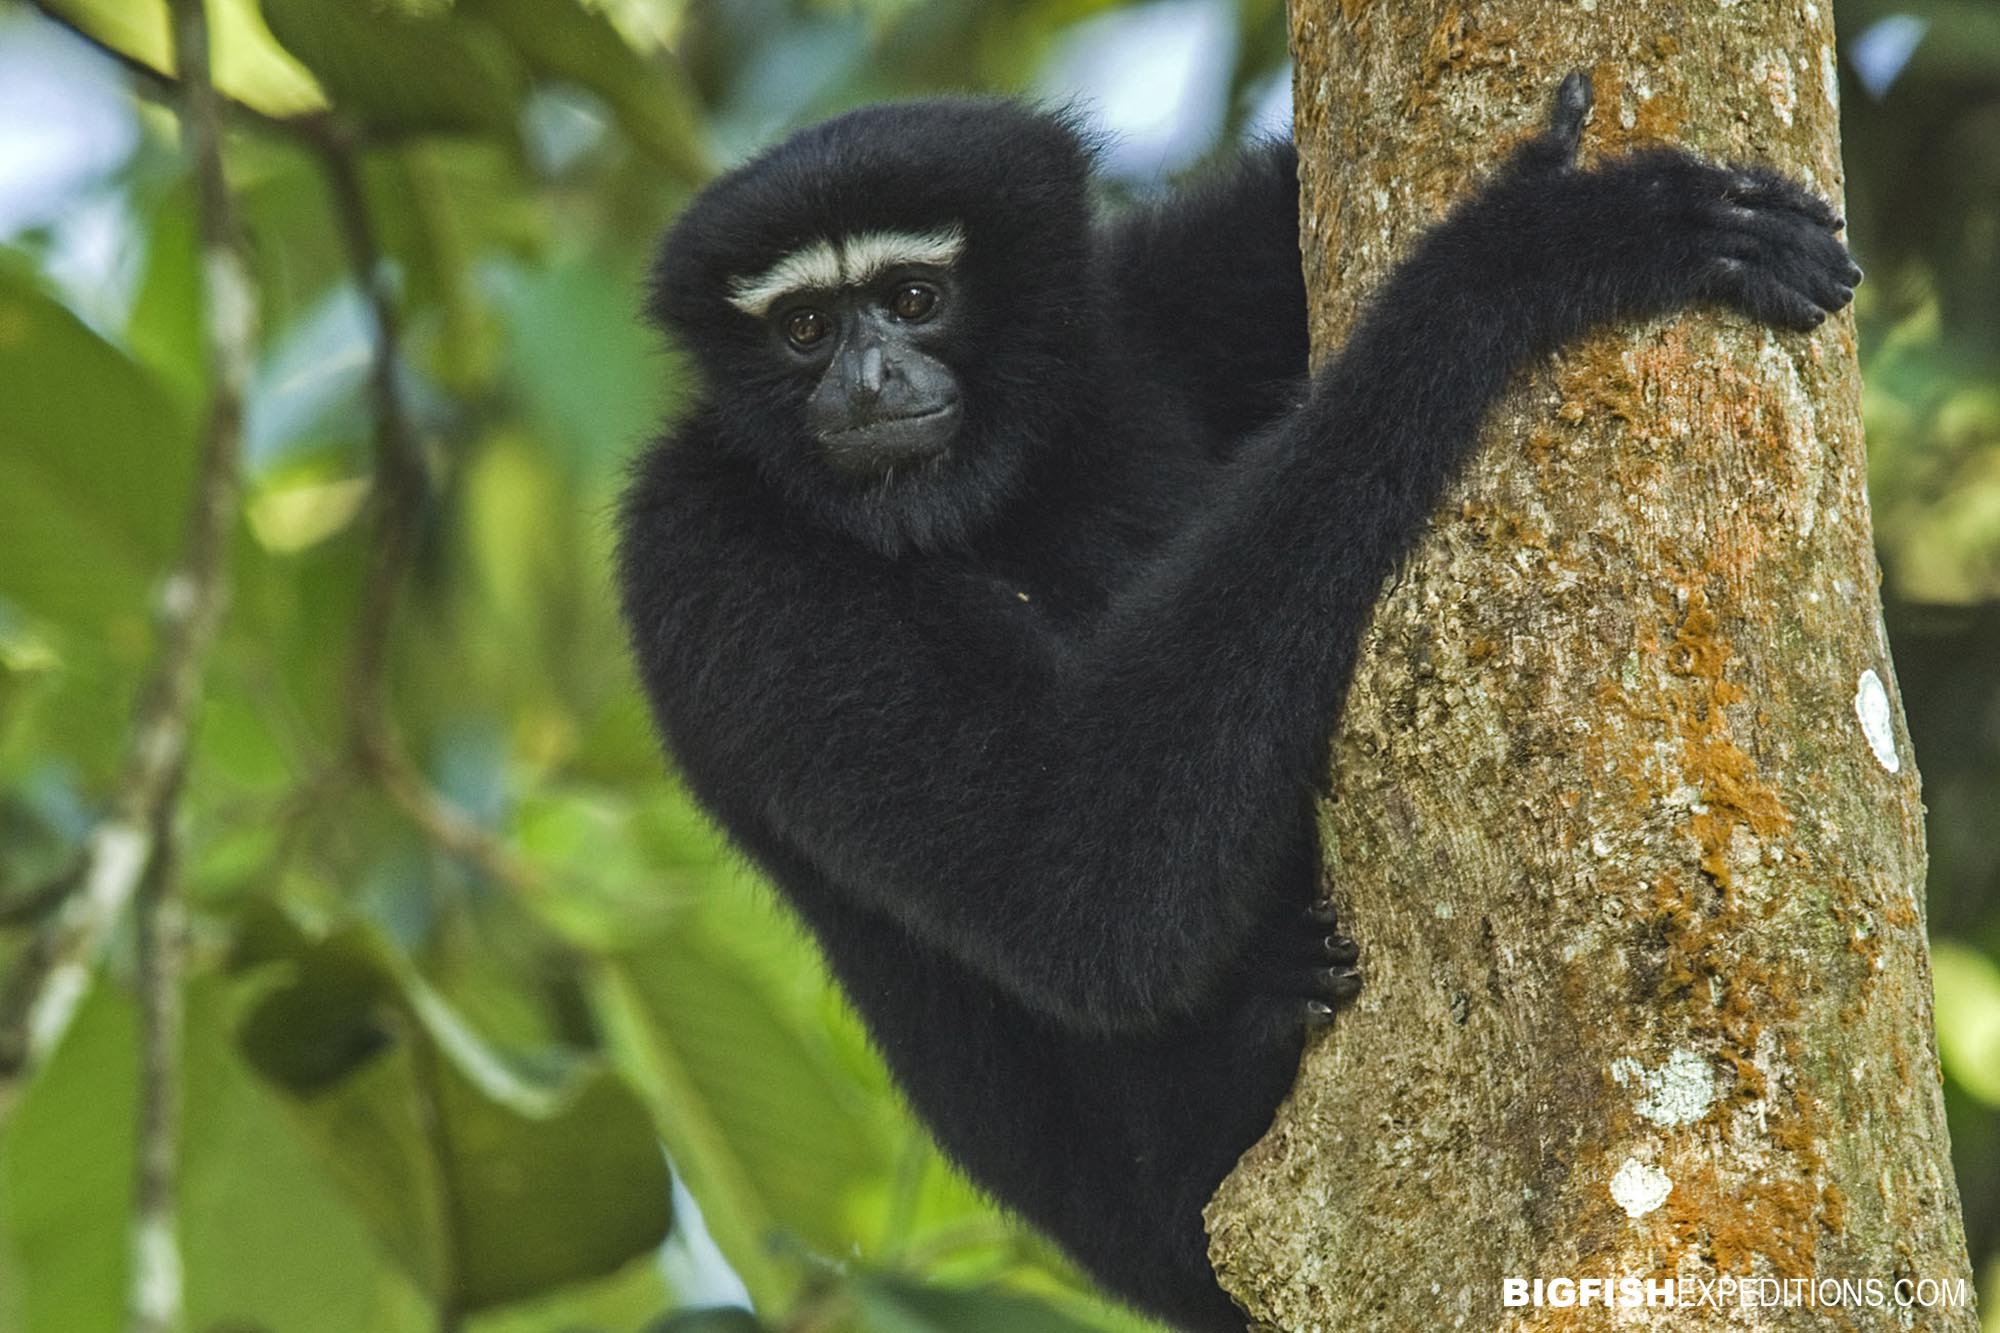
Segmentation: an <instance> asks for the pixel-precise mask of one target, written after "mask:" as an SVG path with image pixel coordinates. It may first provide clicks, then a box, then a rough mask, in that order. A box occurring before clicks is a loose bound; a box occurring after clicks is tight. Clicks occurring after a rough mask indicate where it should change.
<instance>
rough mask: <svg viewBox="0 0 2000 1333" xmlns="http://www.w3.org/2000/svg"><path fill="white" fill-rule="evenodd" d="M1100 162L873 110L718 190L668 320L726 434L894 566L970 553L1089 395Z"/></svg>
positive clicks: (970, 107)
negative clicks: (923, 555)
mask: <svg viewBox="0 0 2000 1333" xmlns="http://www.w3.org/2000/svg"><path fill="white" fill-rule="evenodd" d="M1090 167H1091V157H1090V150H1089V148H1088V146H1087V144H1086V143H1085V141H1084V139H1083V137H1082V136H1081V135H1080V134H1079V132H1078V131H1077V129H1076V128H1075V126H1074V124H1073V123H1072V122H1071V121H1070V120H1069V119H1068V118H1067V117H1065V116H1063V115H1060V114H1048V113H1044V112H1040V111H1036V110H1034V109H1031V108H1029V107H1026V106H1023V105H1021V104H1019V103H1014V102H1006V101H993V100H951V101H932V102H910V103H899V104H891V105H887V106H877V107H869V108H866V109H864V110H860V111H855V112H851V113H849V114H847V115H844V116H841V117H839V118H837V119H835V120H831V121H827V122H826V123H824V124H822V125H818V126H815V127H813V128H811V129H808V130H805V131H803V132H801V133H800V134H798V135H796V136H794V137H793V138H791V139H788V140H786V141H785V142H784V143H781V144H779V145H778V146H777V147H775V148H773V149H771V150H769V151H768V152H766V153H764V154H763V155H762V156H760V157H758V158H756V159H754V160H752V161H751V162H749V163H747V164H746V165H744V166H742V167H739V168H737V169H736V170H735V171H732V172H730V173H729V174H727V175H725V176H723V177H721V178H720V179H719V180H717V181H716V182H715V183H714V184H712V185H710V186H709V187H708V188H707V189H706V190H704V191H703V192H702V193H701V194H700V195H699V196H698V197H697V198H696V199H695V200H694V202H693V203H692V204H690V205H689V207H688V209H687V211H686V212H685V213H684V214H683V215H682V217H681V219H680V221H679V222H678V224H676V226H675V227H674V229H673V230H672V232H671V233H669V235H668V237H667V240H666V243H665V245H664V246H663V247H662V250H661V253H660V257H659V260H658V263H657V264H656V266H655V268H654V272H653V287H652V300H651V305H650V313H651V315H652V316H653V318H654V320H655V321H656V322H657V323H659V324H660V325H661V326H662V327H663V328H665V329H667V330H668V331H669V332H671V333H672V334H674V335H675V336H676V337H678V338H679V339H680V340H681V342H682V343H683V344H684V345H685V346H686V347H687V348H688V349H689V350H690V351H691V352H692V354H693V355H694V357H695V360H696V362H697V364H698V365H699V367H700V369H701V372H702V376H703V379H704V380H705V382H706V388H707V410H706V412H705V417H706V419H707V420H708V421H710V422H711V423H713V424H714V425H715V426H716V427H717V433H718V436H719V438H720V439H721V440H722V442H723V444H724V446H725V447H729V448H733V449H737V450H741V451H744V452H746V453H748V454H749V455H750V456H751V457H752V458H753V459H754V461H755V462H756V463H757V465H758V466H759V467H760V468H761V469H762V470H763V471H764V472H765V474H766V475H767V476H768V477H770V478H771V479H772V480H773V481H774V482H776V483H777V484H778V485H779V486H780V487H781V489H783V490H784V492H785V493H786V494H787V495H788V496H790V497H792V498H793V499H795V500H797V501H799V502H801V503H804V504H806V505H808V506H810V507H812V508H814V509H815V510H817V511H819V512H821V513H824V514H827V515H828V516H830V517H832V518H834V519H835V520H837V521H840V522H843V523H845V524H847V525H848V526H850V527H854V528H856V529H857V530H858V531H859V532H860V533H861V535H863V536H864V537H866V538H867V539H869V540H871V541H872V542H874V543H875V544H876V545H878V546H881V547H883V548H884V549H885V550H890V551H894V550H897V549H901V548H903V547H906V546H912V545H914V546H917V547H933V546H937V545H942V544H948V543H950V542H952V541H955V540H959V539H962V538H963V537H964V536H966V535H967V534H969V533H970V532H971V531H972V530H973V529H975V528H976V527H977V526H978V525H979V522H980V520H981V519H983V518H985V517H989V516H990V515H991V514H992V513H993V512H995V511H996V510H997V509H998V507H999V506H1000V505H1001V504H1003V503H1004V502H1005V500H1006V499H1008V498H1009V497H1011V496H1012V495H1013V494H1014V493H1015V492H1016V491H1017V490H1018V489H1019V487H1020V484H1021V481H1022V479H1023V476H1024V473H1025V470H1026V466H1027V464H1028V462H1029V461H1030V460H1031V459H1032V457H1033V456H1034V455H1035V454H1036V452H1037V451H1038V449H1039V448H1040V447H1041V446H1042V445H1043V443H1044V442H1045V441H1046V440H1047V439H1048V438H1049V437H1050V435H1051V434H1052V433H1053V432H1054V431H1055V430H1057V429H1059V425H1058V423H1059V422H1060V421H1061V420H1062V419H1063V418H1064V417H1065V416H1067V415H1068V414H1070V413H1072V412H1073V411H1074V410H1075V408H1076V406H1077V400H1078V397H1079V393H1080V391H1081V389H1082V388H1083V387H1085V380H1084V378H1083V377H1084V375H1085V374H1086V371H1087V365H1088V355H1089V333H1090V329H1091V328H1092V326H1093V324H1094V319H1095V314H1096V310H1097V301H1096V298H1095V295H1094V289H1093V287H1092V284H1093V282H1094V278H1093V276H1092V273H1091V265H1090V257H1089V245H1090V240H1089V237H1090V203H1089V186H1090Z"/></svg>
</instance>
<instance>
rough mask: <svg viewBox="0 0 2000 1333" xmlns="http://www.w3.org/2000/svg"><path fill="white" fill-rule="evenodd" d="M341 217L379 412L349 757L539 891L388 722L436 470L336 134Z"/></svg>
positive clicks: (472, 853) (325, 155)
mask: <svg viewBox="0 0 2000 1333" xmlns="http://www.w3.org/2000/svg"><path fill="white" fill-rule="evenodd" d="M316 145H317V147H318V148H319V150H320V159H321V162H322V163H323V164H324V166H325V170H326V178H327V184H328V187H329V189H330V190H331V191H332V193H333V201H334V209H335V213H336V216H337V217H338V218H339V221H340V230H341V236H342V239H343V241H344V243H345V245H346V248H347V255H348V263H349V265H350V266H351V267H352V268H353V270H354V277H355V281H356V282H357V283H358V284H359V285H360V287H361V290H362V293H363V295H364V296H365V297H366V299H367V302H368V309H369V313H370V316H371V318H372V319H373V321H374V325H375V338H374V348H373V366H372V371H371V374H370V376H369V391H370V394H371V396H372V398H373V400H374V412H375V496H374V502H375V541H374V545H373V559H372V562H371V564H370V567H369V570H368V578H367V583H366V585H365V586H364V588H363V591H362V598H361V610H360V614H359V616H358V617H357V621H356V625H355V642H354V656H353V660H352V662H351V664H350V666H349V669H348V685H347V688H348V720H349V726H350V742H349V744H350V754H351V756H352V758H353V760H354V761H355V762H356V764H357V765H358V766H359V767H360V769H361V770H362V772H363V773H365V774H366V775H368V776H369V777H370V778H372V779H373V780H374V781H375V782H376V784H377V785H378V786H380V787H381V789H382V791H383V792H384V794H386V795H387V796H388V797H389V799H390V800H391V801H393V802H394V803H395V804H396V806H397V807H398V808H399V809H401V810H402V811H403V813H404V815H405V816H407V817H408V818H409V820H410V822H411V823H413V824H415V825H416V826H417V828H418V830H419V831H421V832H422V833H423V834H424V836H425V837H427V838H428V839H430V841H431V842H432V843H433V844H434V845H435V846H436V847H437V848H438V849H439V850H441V851H443V852H444V853H446V854H447V855H449V856H454V857H457V858H459V859H460V860H463V861H466V862H469V863H470V864H472V865H473V866H475V867H476V868H478V869H479V870H480V871H481V872H482V873H483V874H485V875H487V876H488V877H489V878H491V879H493V880H495V881H496V882H498V883H499V884H501V885H503V886H505V887H506V888H508V889H510V890H513V891H514V892H516V893H523V894H525V893H532V892H534V891H535V890H536V889H537V888H538V887H539V885H538V881H537V877H536V874H535V872H534V869H533V868H532V867H531V866H529V865H528V863H527V862H525V861H523V860H522V859H521V858H520V857H519V856H517V855H516V854H515V853H514V852H513V851H512V850H511V849H509V848H508V846H507V844H506V842H505V840H504V839H502V838H500V837H498V836H496V835H495V834H493V833H492V832H491V831H490V830H488V829H487V828H486V827H484V826H483V825H481V824H480V823H479V822H478V821H477V820H475V819H473V818H472V816H470V815H468V814H467V813H466V812H465V811H464V810H463V809H461V808H460V807H459V806H458V805H457V804H456V803H454V802H453V801H451V800H450V799H449V798H447V797H445V796H444V795H443V794H442V793H440V792H439V791H438V790H437V789H436V788H435V787H433V786H432V785H431V784H430V782H429V781H427V780H426V779H425V777H424V775H423V773H422V771H421V770H420V769H419V768H418V767H417V765H416V764H415V762H413V761H412V760H411V759H410V757H409V756H408V754H407V753H406V752H405V751H404V749H403V746H402V742H401V740H400V738H399V737H398V736H397V735H396V730H395V726H394V724H393V721H392V720H391V715H390V711H389V700H388V657H389V645H390V642H391V640H392V638H393V635H394V631H395V625H396V617H397V610H398V607H399V604H400V602H401V599H402V590H403V585H404V583H405V582H406V581H407V579H408V575H409V569H410V564H411V561H412V559H413V557H414V555H415V552H416V544H417V533H418V529H419V526H420V524H421V522H422V520H423V510H424V501H425V498H426V496H427V495H428V494H429V490H430V477H429V469H428V467H427V465H426V462H425V458H424V451H423V446H422V443H421V441H420V440H419V439H418V437H417V432H416V428H415V427H414V426H413V425H412V423H411V421H410V417H409V413H408V411H407V410H406V409H405V407H404V403H403V394H402V389H401V387H400V385H399V383H398V371H397V365H398V362H399V360H400V355H401V352H400V348H401V330H400V324H399V320H398V318H397V311H396V300H395V294H394V293H393V292H392V291H391V290H390V288H389V281H388V273H387V271H386V270H385V268H384V265H383V263H382V253H381V247H380V245H379V244H378V243H377V241H376V237H375V227H374V221H373V219H372V218H371V216H370V215H369V211H368V199H367V195H366V193H365V191H364V190H363V187H362V181H361V171H360V163H359V160H358V154H357V152H356V146H355V145H354V144H353V143H351V142H346V141H343V140H342V139H340V138H339V137H337V136H331V135H329V136H323V137H321V138H319V139H318V140H317V141H316Z"/></svg>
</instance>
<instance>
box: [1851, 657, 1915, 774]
mask: <svg viewBox="0 0 2000 1333" xmlns="http://www.w3.org/2000/svg"><path fill="white" fill-rule="evenodd" d="M1854 716H1855V717H1856V718H1858V719H1860V722H1861V734H1862V735H1863V736H1866V737H1867V738H1868V748H1869V749H1871V750H1873V751H1874V752H1875V762H1876V763H1878V764H1880V765H1882V767H1884V768H1886V769H1888V770H1889V771H1890V772H1891V773H1895V772H1899V771H1900V770H1901V769H1902V767H1903V760H1902V757H1901V756H1900V755H1898V754H1897V753H1896V728H1895V725H1894V723H1893V721H1892V719H1891V717H1890V714H1889V691H1887V690H1885V689H1883V688H1882V678H1881V677H1880V676H1878V675H1876V674H1875V669H1874V668H1873V667H1870V668H1869V669H1868V670H1866V671H1864V672H1862V673H1861V683H1860V684H1859V685H1858V686H1856V687H1855V690H1854Z"/></svg>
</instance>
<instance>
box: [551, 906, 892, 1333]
mask: <svg viewBox="0 0 2000 1333" xmlns="http://www.w3.org/2000/svg"><path fill="white" fill-rule="evenodd" d="M769 925H770V928H771V929H774V930H778V929H782V927H781V926H779V925H778V923H776V922H771V923H769ZM590 987H591V997H592V1002H593V1005H594V1007H595V1010H596V1012H597V1015H598V1021H599V1025H600V1027H601V1028H602V1030H603V1031H604V1032H605V1034H606V1037H607V1040H608V1042H609V1044H610V1047H611V1050H612V1051H613V1054H614V1058H615V1059H616V1061H617V1063H618V1066H619V1068H621V1069H622V1070H625V1071H626V1073H627V1075H628V1077H630V1078H631V1079H632V1080H633V1082H634V1084H635V1085H636V1086H638V1087H639V1088H640V1089H641V1091H642V1093H643V1094H644V1096H645V1097H646V1099H647V1101H648V1102H649V1104H650V1105H651V1107H652V1110H653V1114H654V1117H655V1120H656V1123H657V1124H658V1125H659V1129H660V1136H661V1137H662V1138H663V1139H665V1140H666V1143H667V1148H668V1151H669V1152H670V1153H671V1154H672V1156H673V1160H674V1165H675V1167H676V1169H678V1170H679V1171H680V1173H681V1175H682V1177H683V1179H684V1180H685V1181H686V1182H687V1186H688V1189H689V1190H690V1192H692V1193H693V1194H694V1196H695V1198H696V1199H697V1200H698V1201H699V1202H700V1204H701V1207H702V1216H703V1218H704V1219H705V1220H706V1222H707V1224H708V1229H709V1230H710V1232H712V1233H713V1234H714V1236H715V1240H716V1243H717V1244H718V1245H719V1246H720V1247H721V1248H722V1251H723V1253H724V1254H725V1255H726V1256H728V1258H729V1261H730V1264H731V1265H732V1266H733V1267H734V1268H735V1269H736V1272H737V1274H738V1275H739V1276H740V1277H741V1278H742V1279H743V1282H744V1285H745V1286H746V1287H748V1288H749V1290H750V1294H751V1296H752V1298H753V1299H754V1300H755V1301H756V1302H757V1304H758V1305H759V1307H760V1308H764V1309H782V1308H785V1306H786V1305H787V1304H788V1303H789V1301H790V1299H791V1297H792V1296H793V1295H794V1294H795V1292H796V1290H797V1286H798V1277H799V1275H798V1274H797V1273H796V1272H795V1271H794V1270H793V1269H792V1268H790V1267H789V1266H787V1265H785V1264H782V1263H780V1262H779V1261H778V1259H777V1258H776V1257H774V1253H773V1249H772V1242H773V1241H774V1240H775V1239H777V1238H779V1237H782V1236H784V1235H786V1234H790V1235H794V1236H797V1237H800V1238H801V1239H803V1240H805V1241H806V1242H807V1243H809V1244H812V1245H815V1246H817V1247H819V1248H820V1249H821V1250H822V1251H823V1252H825V1253H829V1254H839V1253H844V1252H845V1251H846V1250H847V1249H848V1248H849V1247H850V1246H851V1245H852V1243H853V1242H852V1237H853V1225H852V1220H851V1217H850V1214H851V1212H852V1210H853V1208H854V1206H855V1203H856V1195H857V1194H858V1193H859V1192H860V1191H862V1190H863V1189H865V1188H866V1187H867V1186H868V1185H869V1184H870V1183H872V1182H873V1181H875V1180H877V1179H878V1178H879V1177H880V1176H881V1175H882V1174H883V1173H884V1172H885V1171H886V1169H887V1163H888V1161H889V1156H890V1154H889V1152H888V1148H887V1145H886V1144H885V1142H884V1140H883V1136H882V1125H881V1123H880V1122H879V1121H878V1119H877V1118H876V1117H875V1116H873V1115H872V1114H871V1111H873V1109H874V1108H873V1107H871V1106H870V1105H869V1104H868V1103H867V1102H866V1101H865V1100H864V1099H863V1098H862V1097H861V1096H860V1095H859V1094H858V1090H857V1088H856V1087H855V1086H854V1085H852V1084H851V1083H849V1082H848V1081H846V1080H845V1079H843V1077H842V1076H841V1074H840V1072H839V1071H838V1070H837V1069H836V1068H835V1067H834V1066H833V1065H832V1063H831V1061H830V1060H829V1059H828V1056H827V1053H826V1052H825V1051H824V1050H823V1049H821V1048H819V1047H817V1046H815V1045H813V1044H811V1043H810V1042H808V1041H807V1040H805V1038H804V1036H803V1034H802V1033H801V1031H800V1030H799V1028H798V1026H796V1020H795V1018H794V1015H793V1014H792V1012H791V1011H790V1009H789V1006H787V1005H785V1004H784V1003H783V1002H782V1000H781V998H780V997H778V996H775V995H773V994H772V993H770V992H769V991H768V990H767V989H766V987H765V986H764V985H762V984H760V981H759V979H758V978H757V977H756V976H755V975H754V974H753V972H752V971H751V970H750V969H748V968H746V967H745V966H744V965H743V960H742V959H741V958H739V957H736V956H733V955H732V954H731V952H730V951H729V950H727V949H726V948H724V947H723V946H721V945H720V944H719V943H718V942H717V940H716V939H715V938H714V937H713V936H712V935H711V934H710V933H709V932H707V931H706V930H704V929H703V928H702V927H701V925H700V924H699V922H698V921H691V922H689V923H688V924H686V925H684V926H683V928H682V929H680V930H677V931H676V932H675V933H674V934H673V935H671V936H670V937H669V938H667V939H666V940H664V941H662V942H661V943H659V944H658V945H657V946H655V947H653V948H651V949H649V950H648V951H647V953H646V954H645V955H643V956H637V955H634V956H628V957H625V958H621V959H617V960H614V961H608V962H604V963H601V964H599V965H598V966H597V967H596V968H595V970H594V971H593V973H592V976H591V979H590Z"/></svg>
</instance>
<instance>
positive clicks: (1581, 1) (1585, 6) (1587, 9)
mask: <svg viewBox="0 0 2000 1333" xmlns="http://www.w3.org/2000/svg"><path fill="white" fill-rule="evenodd" d="M1576 7H1577V8H1578V9H1581V10H1582V11H1583V12H1584V13H1586V14H1595V13H1596V12H1597V0H1576Z"/></svg>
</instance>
